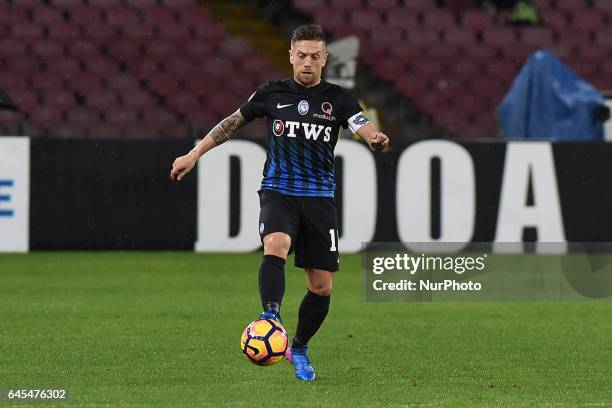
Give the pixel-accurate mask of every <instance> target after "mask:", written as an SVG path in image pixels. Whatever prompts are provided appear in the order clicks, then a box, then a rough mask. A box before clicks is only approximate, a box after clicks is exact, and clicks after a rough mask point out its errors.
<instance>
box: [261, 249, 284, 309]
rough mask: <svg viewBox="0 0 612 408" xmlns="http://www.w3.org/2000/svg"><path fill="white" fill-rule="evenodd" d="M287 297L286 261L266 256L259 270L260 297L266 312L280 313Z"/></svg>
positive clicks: (273, 256)
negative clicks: (285, 296)
mask: <svg viewBox="0 0 612 408" xmlns="http://www.w3.org/2000/svg"><path fill="white" fill-rule="evenodd" d="M284 295H285V260H284V259H283V258H280V257H278V256H275V255H264V257H263V260H262V261H261V267H260V268H259V297H260V298H261V305H262V306H263V309H264V310H265V311H268V310H274V311H276V312H277V313H279V312H280V305H281V302H282V301H283V296H284Z"/></svg>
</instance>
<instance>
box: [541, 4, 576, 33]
mask: <svg viewBox="0 0 612 408" xmlns="http://www.w3.org/2000/svg"><path fill="white" fill-rule="evenodd" d="M540 17H541V18H542V22H543V24H544V25H545V26H546V27H550V28H552V29H553V30H555V31H557V32H558V31H563V30H566V29H567V27H568V25H569V20H568V18H567V14H566V13H565V12H563V11H558V10H553V9H545V10H541V11H540Z"/></svg>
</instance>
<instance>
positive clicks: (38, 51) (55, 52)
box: [30, 39, 64, 59]
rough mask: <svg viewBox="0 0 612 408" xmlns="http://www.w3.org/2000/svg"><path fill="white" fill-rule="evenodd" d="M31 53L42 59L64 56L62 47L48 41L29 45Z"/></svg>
mask: <svg viewBox="0 0 612 408" xmlns="http://www.w3.org/2000/svg"><path fill="white" fill-rule="evenodd" d="M30 47H31V50H32V53H33V54H34V55H37V56H39V57H43V58H44V59H48V58H58V57H61V56H63V54H64V46H63V44H60V43H59V42H57V41H52V40H49V39H46V40H42V41H38V40H37V41H36V42H32V43H31V44H30Z"/></svg>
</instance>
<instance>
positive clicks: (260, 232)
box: [259, 222, 265, 234]
mask: <svg viewBox="0 0 612 408" xmlns="http://www.w3.org/2000/svg"><path fill="white" fill-rule="evenodd" d="M264 228H265V227H264V223H263V222H262V223H261V224H259V234H263V233H264Z"/></svg>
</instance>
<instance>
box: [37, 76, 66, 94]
mask: <svg viewBox="0 0 612 408" xmlns="http://www.w3.org/2000/svg"><path fill="white" fill-rule="evenodd" d="M31 83H32V88H34V89H36V90H37V91H41V92H43V93H47V92H59V91H62V90H63V89H64V88H65V84H64V78H62V77H60V76H55V75H34V76H33V77H32V80H31Z"/></svg>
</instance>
